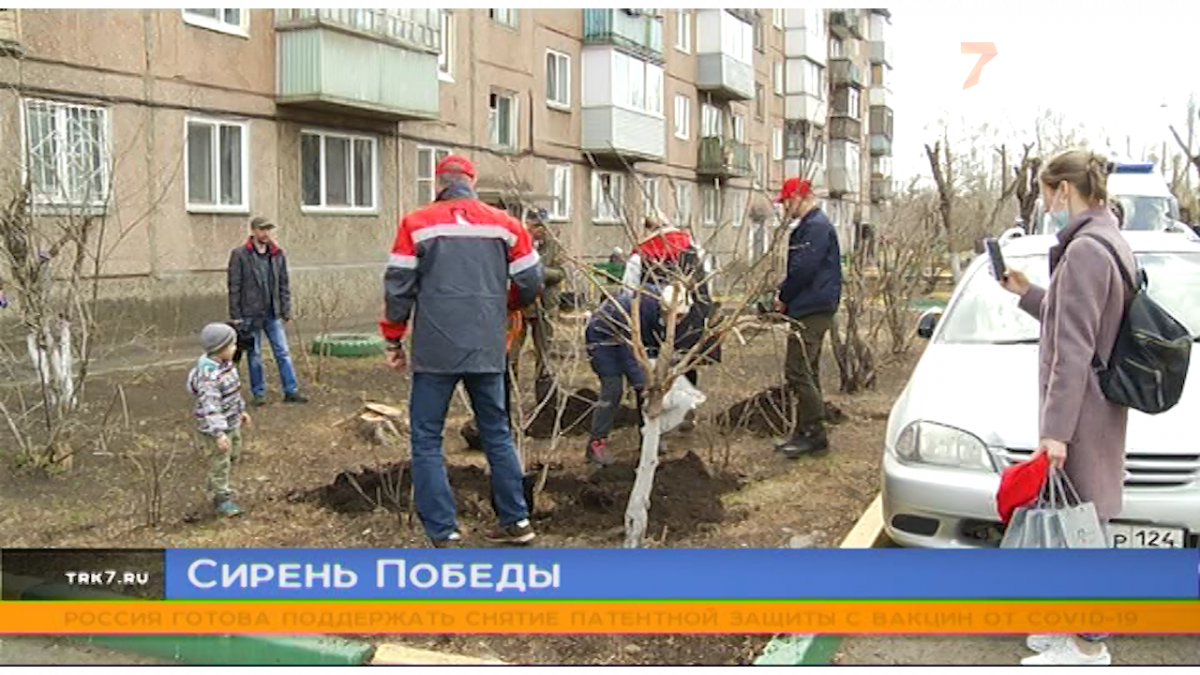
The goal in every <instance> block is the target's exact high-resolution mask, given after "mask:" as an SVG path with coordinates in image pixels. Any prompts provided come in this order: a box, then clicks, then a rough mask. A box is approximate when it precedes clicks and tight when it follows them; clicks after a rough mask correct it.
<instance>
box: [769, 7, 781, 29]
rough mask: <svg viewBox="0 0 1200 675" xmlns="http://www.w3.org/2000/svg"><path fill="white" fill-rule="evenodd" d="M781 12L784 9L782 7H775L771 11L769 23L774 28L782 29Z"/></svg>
mask: <svg viewBox="0 0 1200 675" xmlns="http://www.w3.org/2000/svg"><path fill="white" fill-rule="evenodd" d="M783 12H784V9H783V8H782V7H776V8H775V9H772V10H771V23H772V24H773V25H774V26H775V27H776V28H783Z"/></svg>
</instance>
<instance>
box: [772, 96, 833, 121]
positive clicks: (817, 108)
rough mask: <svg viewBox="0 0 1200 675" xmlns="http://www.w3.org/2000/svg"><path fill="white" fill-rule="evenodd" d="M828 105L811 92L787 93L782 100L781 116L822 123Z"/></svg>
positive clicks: (826, 113)
mask: <svg viewBox="0 0 1200 675" xmlns="http://www.w3.org/2000/svg"><path fill="white" fill-rule="evenodd" d="M828 109H829V106H828V105H827V104H826V103H825V101H822V100H821V99H819V98H817V97H816V96H815V95H813V94H788V95H787V96H785V97H784V101H783V117H784V119H789V120H804V121H806V122H816V123H817V124H824V123H825V118H826V117H827V116H828Z"/></svg>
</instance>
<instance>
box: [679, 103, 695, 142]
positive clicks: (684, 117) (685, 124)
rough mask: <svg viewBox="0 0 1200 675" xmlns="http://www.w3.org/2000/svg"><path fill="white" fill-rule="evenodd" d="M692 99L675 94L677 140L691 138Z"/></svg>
mask: <svg viewBox="0 0 1200 675" xmlns="http://www.w3.org/2000/svg"><path fill="white" fill-rule="evenodd" d="M691 127H692V99H690V98H688V97H687V96H684V95H683V94H675V138H680V139H683V140H685V141H686V140H687V139H688V137H689V136H691V131H692V129H691Z"/></svg>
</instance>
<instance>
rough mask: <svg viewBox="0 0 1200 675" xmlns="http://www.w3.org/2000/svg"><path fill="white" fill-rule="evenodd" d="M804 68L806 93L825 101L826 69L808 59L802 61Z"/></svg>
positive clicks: (803, 87)
mask: <svg viewBox="0 0 1200 675" xmlns="http://www.w3.org/2000/svg"><path fill="white" fill-rule="evenodd" d="M801 63H802V64H803V68H804V71H803V73H804V81H803V83H802V89H803V90H804V93H806V94H809V95H810V96H815V97H816V98H817V100H818V101H824V100H825V69H824V68H822V67H821V66H820V65H818V64H816V63H813V62H812V61H809V60H807V59H805V60H803V61H801Z"/></svg>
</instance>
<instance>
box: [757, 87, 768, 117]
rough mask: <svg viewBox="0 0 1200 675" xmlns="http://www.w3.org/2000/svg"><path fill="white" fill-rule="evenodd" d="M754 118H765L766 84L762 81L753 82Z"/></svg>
mask: <svg viewBox="0 0 1200 675" xmlns="http://www.w3.org/2000/svg"><path fill="white" fill-rule="evenodd" d="M754 119H756V120H759V121H760V122H761V121H762V120H765V119H767V85H765V84H763V83H762V82H755V83H754Z"/></svg>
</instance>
